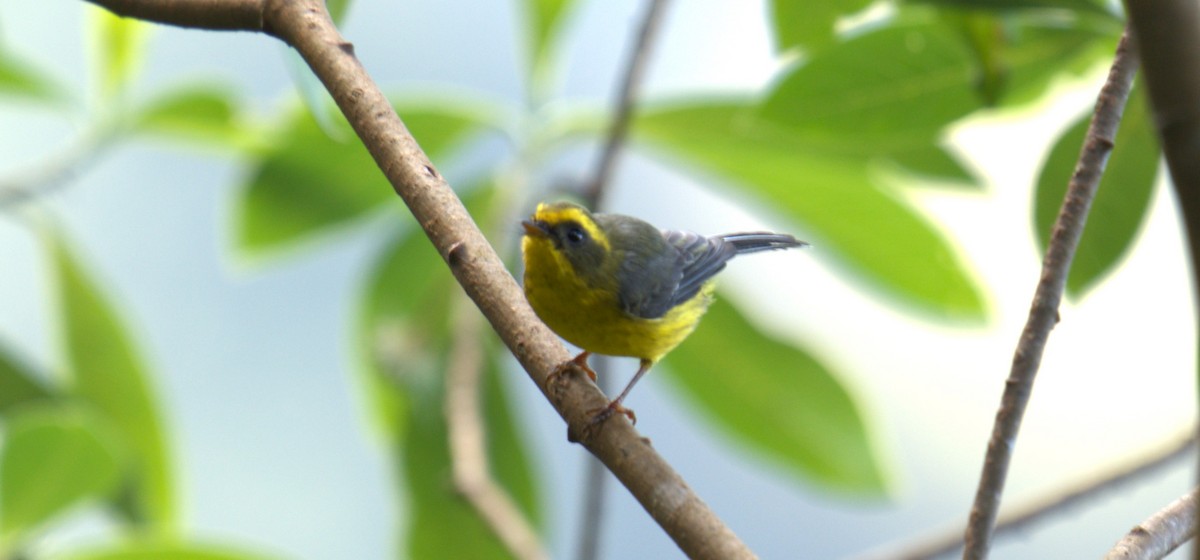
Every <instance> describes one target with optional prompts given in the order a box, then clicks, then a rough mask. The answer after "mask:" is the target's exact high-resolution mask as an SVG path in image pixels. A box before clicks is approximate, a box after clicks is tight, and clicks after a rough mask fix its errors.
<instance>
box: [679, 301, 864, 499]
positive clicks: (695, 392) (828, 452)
mask: <svg viewBox="0 0 1200 560" xmlns="http://www.w3.org/2000/svg"><path fill="white" fill-rule="evenodd" d="M665 361H666V364H667V366H668V367H669V368H670V371H671V377H672V379H674V380H675V381H676V382H677V383H679V384H680V386H682V387H683V388H684V389H685V390H686V391H687V393H688V394H689V395H691V396H692V397H693V398H694V399H695V400H696V401H697V403H698V404H699V405H701V406H702V407H703V409H702V411H700V415H701V416H703V417H705V418H706V419H708V420H709V421H711V422H713V423H714V424H716V425H717V426H719V427H721V428H722V429H724V430H725V431H726V432H728V433H730V434H732V435H734V436H736V437H735V441H737V442H739V443H745V444H747V445H749V446H751V447H753V448H755V449H757V450H758V451H760V452H763V453H765V454H766V455H768V456H769V457H771V458H772V459H775V460H777V461H780V462H782V463H783V464H784V465H786V466H787V467H788V468H790V469H792V470H794V471H795V472H797V473H799V474H802V475H804V476H806V477H809V478H811V479H813V480H816V481H818V482H820V483H822V484H824V485H828V486H831V487H835V488H838V489H841V490H847V491H853V492H860V493H867V494H880V493H883V492H884V491H885V482H884V476H883V473H882V470H881V467H880V465H879V462H878V460H877V459H876V456H875V452H874V450H873V449H872V445H871V437H870V435H869V434H868V433H867V428H866V425H865V422H864V421H863V418H862V414H861V413H860V412H859V408H858V405H857V404H856V403H855V402H854V399H853V398H852V397H851V395H850V393H849V392H848V391H847V390H846V389H845V388H844V387H843V386H842V384H841V383H839V382H838V380H837V378H836V377H835V376H834V375H833V374H832V373H830V371H829V370H828V369H827V368H826V367H825V366H824V365H822V364H821V363H820V362H818V361H817V360H816V359H815V358H813V357H812V356H811V355H809V354H808V353H806V352H804V351H802V350H800V349H799V348H796V347H794V346H790V345H787V344H783V343H781V342H779V341H776V340H774V339H772V338H769V337H767V336H766V335H764V334H763V333H762V332H760V331H759V330H758V329H757V328H755V326H754V325H752V324H750V323H749V322H748V321H747V320H746V319H745V317H743V316H742V315H741V313H739V312H738V310H737V309H736V308H734V307H733V306H732V305H730V304H728V303H726V302H725V301H724V300H722V299H719V298H718V299H717V301H716V302H715V303H713V305H712V307H711V308H710V309H709V311H708V313H707V314H706V315H705V317H704V320H703V321H701V323H700V326H699V327H697V329H696V332H695V333H693V334H692V335H691V336H690V337H688V340H687V341H686V342H684V343H683V344H681V345H680V346H679V347H678V348H676V349H675V350H674V351H673V352H671V353H670V354H669V355H667V357H666V360H665Z"/></svg>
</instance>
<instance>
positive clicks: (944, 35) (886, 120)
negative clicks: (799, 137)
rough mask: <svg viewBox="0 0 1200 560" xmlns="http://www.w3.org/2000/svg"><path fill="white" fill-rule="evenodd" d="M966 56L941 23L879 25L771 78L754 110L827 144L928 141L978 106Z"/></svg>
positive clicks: (880, 147) (902, 145) (876, 146)
mask: <svg viewBox="0 0 1200 560" xmlns="http://www.w3.org/2000/svg"><path fill="white" fill-rule="evenodd" d="M973 71H974V68H973V64H972V61H971V59H970V56H969V54H968V52H967V50H966V48H965V47H964V45H963V44H962V41H960V40H959V39H958V38H956V37H954V35H953V33H951V32H950V31H949V30H948V29H947V28H945V27H944V26H940V25H935V24H931V23H906V24H900V25H896V26H890V27H884V28H881V29H878V30H876V31H873V32H869V33H866V34H864V35H860V36H858V37H855V38H853V39H851V40H849V41H846V42H843V43H838V44H837V45H836V46H834V47H831V48H828V49H825V50H823V51H820V52H819V53H818V54H817V55H816V56H814V57H813V58H812V59H811V60H809V61H808V62H807V63H806V64H804V65H802V66H800V67H798V68H796V69H794V70H793V71H791V73H789V74H788V75H787V76H786V77H785V78H783V80H782V81H781V82H779V84H777V85H776V86H775V88H774V90H773V91H772V92H771V94H770V96H769V97H768V98H767V100H766V102H765V104H764V105H763V107H762V111H761V114H760V116H762V117H763V118H765V119H768V120H771V121H773V122H775V123H778V124H780V125H783V126H787V127H791V128H794V129H797V130H798V131H799V132H801V133H803V134H805V135H806V136H809V137H811V138H814V139H818V140H821V141H823V142H825V143H827V144H829V145H831V146H836V147H842V148H856V149H858V150H862V151H871V152H890V151H896V150H903V149H906V148H908V147H910V146H912V145H914V144H917V143H928V142H932V141H933V140H935V139H936V138H937V136H938V134H939V133H940V132H941V130H942V128H943V127H945V126H946V125H947V124H949V123H951V122H953V121H954V120H956V119H958V118H960V117H963V116H965V115H966V114H968V113H970V112H972V111H974V110H975V109H977V108H979V107H981V106H982V104H981V102H980V99H979V97H978V96H977V95H976V94H975V91H974V85H975V81H974V80H975V77H974V75H973Z"/></svg>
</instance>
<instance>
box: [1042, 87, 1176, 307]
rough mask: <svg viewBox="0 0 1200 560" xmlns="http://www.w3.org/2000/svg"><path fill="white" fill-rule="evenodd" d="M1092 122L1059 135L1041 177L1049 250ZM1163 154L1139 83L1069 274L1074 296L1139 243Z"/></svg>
mask: <svg viewBox="0 0 1200 560" xmlns="http://www.w3.org/2000/svg"><path fill="white" fill-rule="evenodd" d="M1090 120H1091V114H1090V113H1089V114H1088V115H1085V116H1084V118H1082V119H1080V120H1079V121H1078V122H1076V123H1075V124H1074V125H1073V126H1072V127H1071V128H1070V129H1068V130H1067V131H1066V132H1065V133H1064V134H1063V135H1062V136H1061V137H1060V138H1059V139H1058V142H1056V143H1055V144H1054V148H1053V149H1051V150H1050V156H1049V157H1048V158H1047V159H1046V162H1045V164H1043V165H1042V170H1041V173H1040V174H1039V175H1038V183H1037V192H1036V193H1035V194H1034V197H1035V198H1034V224H1035V225H1034V228H1035V229H1036V232H1037V239H1038V247H1039V248H1041V250H1042V251H1043V252H1044V251H1045V249H1046V245H1047V244H1048V243H1049V240H1050V230H1051V228H1052V227H1053V226H1054V220H1055V219H1056V218H1057V216H1058V211H1059V208H1060V207H1061V206H1062V202H1063V196H1065V194H1066V191H1067V183H1068V182H1069V181H1070V179H1071V175H1072V174H1073V173H1074V171H1075V164H1076V162H1077V161H1078V160H1079V152H1080V149H1081V147H1082V146H1083V142H1084V139H1085V137H1086V135H1087V128H1088V124H1089V122H1090ZM1158 158H1159V149H1158V138H1157V136H1156V134H1155V129H1154V124H1153V122H1152V121H1151V118H1150V115H1149V114H1148V113H1147V111H1146V100H1145V97H1144V95H1143V93H1142V88H1141V87H1135V88H1134V90H1133V92H1132V93H1131V95H1130V96H1129V101H1128V103H1127V104H1126V105H1125V115H1124V118H1122V119H1121V128H1120V129H1119V130H1118V131H1117V137H1116V140H1115V142H1114V145H1113V151H1112V154H1111V155H1110V156H1109V160H1108V167H1107V168H1106V169H1105V171H1104V177H1103V178H1102V179H1101V180H1100V186H1099V189H1098V190H1097V191H1096V197H1095V198H1094V199H1093V200H1092V208H1091V211H1090V213H1089V214H1088V220H1087V226H1086V227H1085V228H1084V230H1083V237H1082V238H1081V239H1080V240H1079V248H1078V249H1077V250H1076V253H1075V260H1074V261H1073V262H1072V264H1071V273H1070V275H1069V276H1068V277H1067V290H1068V293H1070V294H1071V295H1072V296H1075V297H1081V296H1082V295H1083V294H1085V293H1086V292H1087V291H1088V290H1089V289H1091V288H1092V287H1093V286H1095V285H1096V283H1097V282H1098V281H1099V280H1100V279H1101V278H1103V277H1104V275H1105V274H1107V273H1108V272H1109V271H1111V270H1112V269H1113V267H1114V266H1116V264H1117V262H1119V261H1120V260H1121V259H1122V258H1123V257H1124V256H1125V253H1126V252H1127V251H1128V250H1129V247H1130V245H1132V244H1133V239H1134V236H1135V235H1137V232H1138V229H1139V228H1140V227H1141V224H1142V220H1143V219H1144V218H1145V216H1146V209H1147V208H1148V207H1149V205H1150V194H1151V192H1152V190H1153V187H1154V178H1155V176H1156V175H1157V173H1158Z"/></svg>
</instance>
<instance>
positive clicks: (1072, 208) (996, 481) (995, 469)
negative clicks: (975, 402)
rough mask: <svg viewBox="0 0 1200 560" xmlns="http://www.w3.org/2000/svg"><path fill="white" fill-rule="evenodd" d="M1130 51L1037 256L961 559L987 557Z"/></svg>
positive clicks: (1129, 66) (1111, 79) (1108, 145)
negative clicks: (1038, 267)
mask: <svg viewBox="0 0 1200 560" xmlns="http://www.w3.org/2000/svg"><path fill="white" fill-rule="evenodd" d="M1133 50H1134V49H1133V47H1132V45H1131V44H1130V42H1129V40H1128V37H1127V35H1122V36H1121V41H1120V42H1119V43H1118V45H1117V54H1116V56H1115V58H1114V60H1113V65H1112V68H1111V69H1110V70H1109V73H1108V80H1107V81H1106V82H1105V83H1104V87H1103V88H1101V89H1100V96H1099V98H1098V99H1097V100H1096V111H1095V115H1093V117H1092V123H1091V125H1090V126H1089V127H1088V132H1087V139H1086V140H1085V141H1084V145H1083V150H1082V152H1081V153H1080V154H1079V163H1078V165H1076V167H1075V174H1074V175H1073V176H1072V177H1071V183H1070V185H1069V186H1068V187H1067V195H1066V197H1065V198H1064V199H1063V205H1062V209H1061V210H1060V211H1059V214H1058V219H1057V220H1056V221H1055V223H1054V230H1053V231H1052V232H1051V234H1050V243H1049V244H1048V245H1047V248H1046V257H1045V259H1044V260H1043V261H1042V275H1041V278H1040V279H1039V280H1038V285H1037V290H1036V291H1035V292H1034V294H1033V304H1032V305H1031V307H1030V309H1029V318H1028V319H1027V321H1026V323H1025V329H1024V330H1023V331H1022V333H1021V339H1020V342H1019V343H1018V344H1017V349H1016V352H1015V354H1014V355H1013V361H1012V370H1011V371H1010V372H1009V376H1008V380H1007V382H1006V383H1005V386H1004V395H1003V396H1002V397H1001V400H1000V409H999V411H998V412H997V413H996V422H995V425H994V427H993V429H992V436H991V439H990V440H989V441H988V448H987V455H986V456H985V457H984V462H983V473H982V475H981V476H980V478H979V488H978V490H977V491H976V493H975V502H974V504H973V505H972V506H971V515H970V517H969V518H968V520H967V531H966V536H965V540H966V548H965V550H964V551H963V558H964V559H983V558H986V557H987V555H988V549H989V548H990V547H991V541H992V527H993V526H994V525H995V523H996V514H997V512H998V511H999V510H1000V497H1001V495H1003V493H1004V482H1005V479H1006V478H1007V476H1008V466H1009V463H1010V462H1011V461H1012V453H1013V449H1014V448H1015V447H1016V444H1017V433H1018V432H1019V431H1020V429H1021V419H1022V417H1024V415H1025V407H1026V405H1028V404H1029V396H1030V394H1031V393H1032V392H1033V380H1034V378H1035V377H1036V376H1037V371H1038V366H1039V365H1040V364H1041V361H1042V352H1043V351H1044V350H1045V348H1046V340H1047V339H1048V338H1049V336H1050V329H1052V328H1054V325H1055V323H1057V322H1058V306H1059V303H1060V302H1061V301H1062V295H1063V288H1064V286H1065V285H1066V282H1067V273H1068V272H1069V271H1070V269H1071V260H1072V259H1073V258H1074V257H1075V248H1076V247H1077V246H1078V245H1079V237H1080V235H1082V233H1083V226H1084V224H1085V223H1086V222H1087V213H1088V210H1089V209H1090V207H1091V204H1092V198H1093V197H1094V196H1095V194H1096V188H1097V187H1098V186H1099V184H1100V177H1102V176H1103V175H1104V167H1105V164H1107V162H1108V156H1109V154H1110V153H1112V148H1113V139H1114V138H1115V137H1116V135H1117V128H1118V127H1119V126H1120V123H1121V115H1122V114H1123V112H1124V109H1125V100H1126V99H1128V97H1129V90H1130V88H1131V87H1132V85H1133V75H1134V73H1135V71H1136V70H1137V65H1138V64H1137V62H1138V61H1137V56H1136V53H1135V52H1132V51H1133Z"/></svg>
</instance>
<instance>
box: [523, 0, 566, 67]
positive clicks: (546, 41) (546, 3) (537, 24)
mask: <svg viewBox="0 0 1200 560" xmlns="http://www.w3.org/2000/svg"><path fill="white" fill-rule="evenodd" d="M573 3H574V1H573V0H525V18H526V21H527V22H529V24H528V25H529V29H528V32H527V35H528V36H529V37H530V46H529V61H530V62H529V67H530V68H531V69H532V70H533V73H534V74H535V75H537V74H540V73H541V72H542V65H544V64H546V63H547V60H548V59H549V56H548V49H549V48H550V46H551V45H552V44H553V42H554V36H555V33H557V31H558V28H559V25H561V24H562V20H563V16H565V15H567V14H568V13H570V11H571V5H572V4H573Z"/></svg>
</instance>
